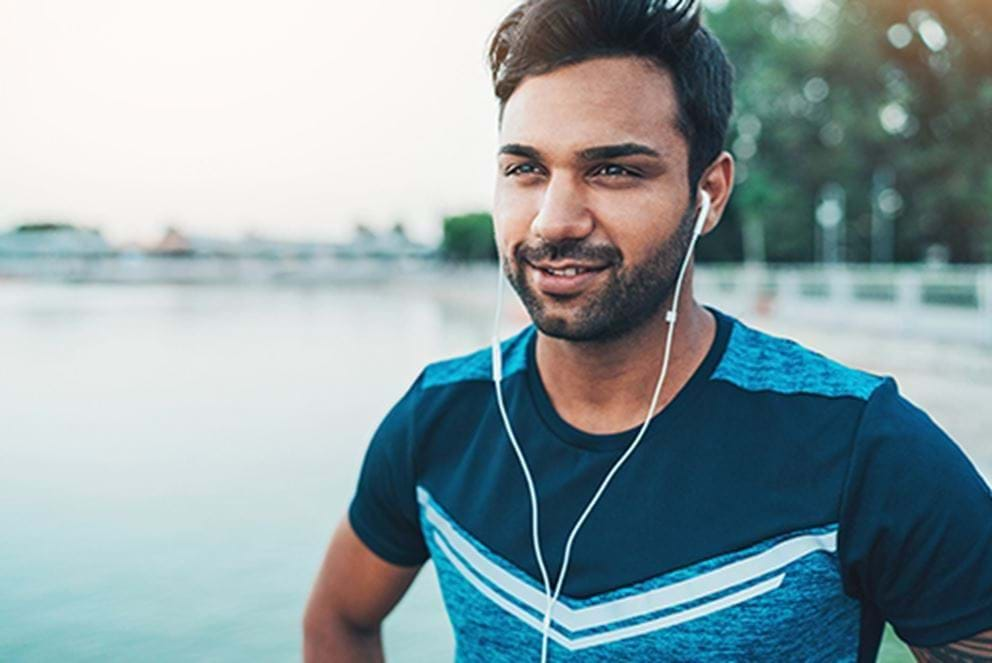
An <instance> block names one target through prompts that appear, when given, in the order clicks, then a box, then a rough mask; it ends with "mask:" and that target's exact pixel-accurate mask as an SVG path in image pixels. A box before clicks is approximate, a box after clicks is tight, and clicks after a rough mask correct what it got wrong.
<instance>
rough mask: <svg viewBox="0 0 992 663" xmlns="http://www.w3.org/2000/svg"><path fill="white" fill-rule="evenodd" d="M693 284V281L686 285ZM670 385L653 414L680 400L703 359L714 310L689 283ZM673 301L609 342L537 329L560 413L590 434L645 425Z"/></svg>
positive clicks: (541, 363)
mask: <svg viewBox="0 0 992 663" xmlns="http://www.w3.org/2000/svg"><path fill="white" fill-rule="evenodd" d="M687 285H688V284H687ZM680 299H681V301H680V302H679V313H678V320H677V321H676V323H675V332H674V335H673V338H672V350H671V357H670V359H669V365H668V373H667V376H666V378H665V384H664V385H663V386H662V391H661V396H660V397H659V399H658V404H657V407H656V408H655V411H654V412H653V413H652V415H654V414H657V413H658V412H660V411H661V410H662V409H664V407H665V406H666V405H667V404H668V403H670V402H671V400H672V399H673V398H675V396H676V394H678V392H679V391H680V390H681V389H682V387H683V386H685V383H686V382H688V381H689V378H690V377H692V374H693V373H694V372H695V371H696V369H697V368H698V367H699V365H700V364H701V363H702V362H703V359H704V358H705V357H706V353H707V352H708V350H709V348H710V346H711V345H712V343H713V338H714V336H715V334H716V320H715V319H714V318H713V315H712V314H711V313H710V312H709V311H707V310H706V309H704V308H703V307H702V306H700V305H699V304H697V303H696V302H695V300H694V299H693V297H692V289H691V287H686V288H684V290H683V292H682V297H681V298H680ZM669 308H671V304H670V302H668V303H666V305H665V306H663V307H662V308H661V310H660V311H659V312H658V313H656V314H655V315H654V316H652V317H651V318H650V319H648V320H647V321H646V322H645V323H644V324H642V325H640V326H639V327H637V328H636V329H634V330H631V331H630V332H629V333H627V334H625V335H624V336H622V337H620V338H616V339H610V340H608V341H602V342H599V341H596V342H575V341H567V340H562V339H556V338H552V337H550V336H546V335H544V334H539V335H538V338H537V348H536V354H537V367H538V371H539V373H540V375H541V381H542V382H543V383H544V388H545V390H546V391H547V393H548V396H549V398H550V399H551V403H552V404H553V405H554V407H555V410H556V411H557V412H558V414H559V415H560V416H561V417H562V418H563V419H564V420H565V421H567V422H568V423H569V424H571V425H573V426H575V427H576V428H578V429H580V430H583V431H586V432H589V433H600V434H606V433H616V432H620V431H624V430H628V429H630V428H633V427H635V426H638V425H640V424H641V423H643V421H644V418H645V416H646V415H647V408H648V406H649V405H650V402H651V396H652V394H653V393H654V389H655V386H656V384H657V382H658V376H659V374H660V372H661V367H662V362H663V360H664V353H665V338H666V335H667V334H668V323H667V322H666V321H665V312H666V311H668V309H669Z"/></svg>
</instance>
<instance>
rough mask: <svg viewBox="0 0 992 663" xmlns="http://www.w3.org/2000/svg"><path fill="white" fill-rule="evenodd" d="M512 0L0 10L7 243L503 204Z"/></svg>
mask: <svg viewBox="0 0 992 663" xmlns="http://www.w3.org/2000/svg"><path fill="white" fill-rule="evenodd" d="M513 4H514V2H513V0H472V1H471V2H467V1H466V0H427V1H419V2H400V1H398V0H390V1H387V2H368V3H366V2H348V3H345V2H327V1H326V0H320V1H316V0H279V1H278V2H276V1H274V0H272V1H267V2H260V1H256V0H168V1H166V0H157V1H151V0H87V1H86V2H79V0H0V230H2V229H6V228H9V227H11V226H13V225H15V224H16V223H20V222H23V221H26V220H40V219H52V220H62V221H67V222H72V223H76V224H79V225H84V226H89V227H98V228H100V229H101V230H102V231H103V232H104V234H105V235H106V236H107V237H108V238H109V239H111V240H112V241H117V242H130V241H137V242H149V241H154V240H155V239H156V238H158V237H159V236H160V235H161V233H162V232H163V231H164V229H165V228H166V227H168V226H170V225H173V226H177V227H179V228H181V229H183V230H185V231H186V232H189V233H192V234H197V235H213V236H218V237H236V236H239V235H241V234H243V233H246V232H253V233H257V234H261V235H264V236H270V237H284V238H288V239H294V238H315V239H325V238H327V239H334V238H346V237H348V236H350V234H351V232H352V229H353V227H354V225H355V224H356V223H358V222H362V223H367V224H369V225H372V226H375V227H388V226H391V225H392V224H393V223H395V222H397V221H402V222H405V223H406V224H407V225H408V227H409V228H410V231H411V234H413V235H415V236H419V237H421V238H424V239H428V238H432V237H436V236H437V235H438V234H439V232H440V218H441V217H442V216H443V215H444V214H447V213H457V212H465V211H474V210H479V209H488V208H489V206H490V203H491V190H492V181H493V177H494V172H495V171H494V164H495V149H496V104H495V99H494V97H493V95H492V91H491V87H490V84H489V78H488V71H487V69H486V64H485V50H486V40H487V37H488V36H489V35H490V33H491V32H492V30H493V29H494V28H495V26H496V25H497V23H498V22H499V20H500V18H502V16H503V15H504V14H505V13H506V12H507V11H508V10H509V8H510V7H511V6H512V5H513Z"/></svg>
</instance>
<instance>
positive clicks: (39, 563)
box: [0, 281, 992, 662]
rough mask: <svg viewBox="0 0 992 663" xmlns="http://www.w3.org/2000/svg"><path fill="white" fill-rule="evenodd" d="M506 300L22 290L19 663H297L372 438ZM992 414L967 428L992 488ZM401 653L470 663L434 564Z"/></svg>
mask: <svg viewBox="0 0 992 663" xmlns="http://www.w3.org/2000/svg"><path fill="white" fill-rule="evenodd" d="M486 283H488V281H486ZM490 296H491V295H490V289H489V287H488V286H487V287H485V288H479V289H476V288H475V287H474V286H472V287H464V285H463V287H462V288H461V289H456V290H454V291H452V290H451V289H449V288H441V287H437V286H436V285H435V286H430V285H429V284H428V285H425V284H423V283H421V284H420V285H418V286H417V287H412V286H408V287H386V286H380V287H376V286H363V287H354V286H353V287H349V288H348V289H346V290H334V289H327V288H325V289H320V290H304V289H276V288H271V289H248V288H209V287H174V286H142V287H121V286H117V287H114V286H94V285H79V286H71V285H70V286H67V285H25V284H10V283H0V358H2V364H0V455H2V461H0V531H2V532H3V535H2V537H0V660H2V661H46V662H47V661H53V660H66V661H97V660H99V661H106V660H129V661H198V660H209V661H263V660H264V661H288V660H295V659H297V658H298V656H299V654H298V652H299V648H300V635H299V630H300V629H299V621H300V616H301V612H302V609H303V605H304V602H305V600H306V596H307V593H308V591H309V587H310V583H311V581H312V579H313V576H314V573H315V571H316V569H317V566H318V564H319V562H320V559H321V557H322V554H323V551H324V548H325V546H326V543H327V540H328V537H329V535H330V532H331V530H332V528H333V527H334V525H335V523H336V522H337V520H338V519H339V518H340V517H341V515H342V514H343V512H344V510H345V508H346V505H347V501H348V498H349V496H350V493H351V491H352V488H353V484H354V480H355V476H356V472H357V469H358V465H359V463H360V461H361V455H362V452H363V451H364V447H365V444H366V443H367V440H368V438H369V436H370V435H371V433H372V431H373V429H374V427H375V426H376V425H377V423H378V421H379V420H380V418H381V417H382V415H383V414H384V413H385V411H386V409H387V408H388V407H389V406H390V405H391V404H392V403H393V402H394V401H395V400H396V399H397V398H398V397H399V396H400V395H401V394H402V393H403V391H405V389H406V388H407V386H408V385H409V383H410V382H411V381H412V380H413V378H414V377H415V376H416V374H417V373H418V372H419V370H420V368H421V367H422V366H423V365H424V364H425V363H426V362H428V361H430V360H432V359H436V358H438V357H440V356H443V355H450V354H452V353H459V352H463V351H467V350H469V349H472V348H474V347H476V346H478V345H479V344H481V343H483V342H484V340H485V339H486V337H487V336H488V331H487V329H488V305H489V301H490ZM510 326H512V322H511V323H510ZM825 342H826V344H827V345H829V344H830V343H834V344H835V345H836V344H838V343H839V342H838V341H837V339H836V338H835V337H834V336H833V335H831V337H830V338H829V339H825ZM827 349H831V350H835V351H836V350H839V351H840V353H841V354H845V352H846V354H848V355H849V357H842V358H852V359H854V360H857V359H858V357H859V353H861V352H864V351H863V350H862V348H861V344H860V342H858V341H853V342H848V343H847V344H846V345H844V344H840V345H837V346H836V347H833V348H827ZM968 352H972V351H971V350H969V351H968ZM973 352H975V353H977V354H976V356H978V357H980V358H984V357H985V353H983V352H981V351H978V350H975V351H973ZM898 357H899V359H892V360H891V361H890V364H892V366H891V367H890V366H888V365H886V366H882V367H881V368H883V369H885V368H888V369H889V371H888V372H893V371H898V370H905V372H906V373H907V376H908V382H909V383H910V384H915V385H917V386H916V389H917V390H918V393H920V394H924V395H925V394H927V393H929V394H930V398H931V400H932V401H933V402H934V403H937V405H935V406H934V407H936V408H937V409H938V410H939V409H940V408H941V405H940V404H939V403H938V401H940V397H938V394H943V393H944V392H946V391H947V390H948V387H947V380H951V381H954V380H958V382H959V383H960V384H961V385H966V386H965V387H961V386H959V387H956V388H957V389H958V391H959V392H961V390H965V391H967V392H968V394H971V396H969V397H973V398H975V399H976V402H977V399H979V398H982V399H984V398H987V397H988V390H989V389H990V388H992V386H990V385H992V379H990V380H988V381H985V382H983V381H982V380H981V379H976V378H975V376H974V375H971V374H970V373H969V372H968V371H972V372H973V367H974V361H975V360H969V361H963V362H962V364H963V366H962V369H961V370H962V371H964V373H961V372H960V371H959V372H958V373H954V374H952V375H951V376H950V377H948V376H947V375H942V376H938V378H937V383H936V384H932V382H933V380H932V379H931V377H932V376H933V371H931V370H927V371H926V372H925V373H924V374H923V375H919V374H914V373H913V367H916V368H917V369H918V370H919V366H920V364H919V362H918V361H913V360H911V359H910V360H906V359H905V357H906V354H905V353H898ZM911 357H912V355H910V358H911ZM862 359H864V360H865V361H866V363H871V362H876V363H877V362H879V361H882V362H883V363H884V362H885V361H889V360H885V359H884V358H883V359H879V355H878V353H877V352H875V353H871V355H870V357H869V356H867V355H866V356H865V357H862ZM900 362H902V363H903V365H902V366H898V365H897V364H899V363H900ZM872 368H875V369H878V368H879V366H877V365H876V366H872ZM898 374H899V373H897V375H898ZM988 375H989V376H992V372H990V373H989V374H988ZM925 385H930V391H928V390H927V389H928V388H927V387H926V386H925ZM968 385H970V386H968ZM972 387H973V389H972ZM976 390H977V391H976ZM983 390H984V391H983ZM917 400H925V399H919V398H918V399H917ZM959 400H960V399H956V398H949V397H947V398H945V400H944V403H945V406H946V407H947V408H950V407H952V404H956V405H954V406H955V407H957V406H960V407H962V408H964V407H967V406H968V401H967V399H965V402H964V403H963V404H961V403H959ZM984 402H987V401H984ZM924 404H926V405H928V406H930V405H933V403H924ZM982 411H983V410H981V409H972V410H971V413H970V415H969V416H970V418H969V417H968V416H965V417H964V419H965V420H963V421H959V420H958V418H957V415H956V414H955V413H952V412H950V411H949V410H948V411H947V414H948V417H949V418H954V419H955V426H956V427H958V428H959V429H960V434H961V435H962V436H964V437H968V438H969V442H970V443H971V445H972V446H971V448H969V451H970V452H971V453H972V454H973V456H976V455H978V456H981V457H982V461H981V463H982V464H983V465H984V466H985V469H986V471H988V468H989V466H990V465H992V464H990V463H988V462H987V452H988V450H987V449H982V448H978V447H977V444H978V437H977V433H978V430H979V428H980V423H979V422H978V421H977V419H976V417H977V416H980V415H978V414H976V412H982ZM937 418H938V420H940V417H939V416H938V417H937ZM972 430H974V440H971V438H970V436H971V435H972V433H971V432H969V431H972ZM952 432H956V431H952ZM965 446H966V448H967V447H968V446H969V445H967V444H966V445H965ZM386 644H387V653H388V654H389V655H390V659H391V660H394V661H439V660H450V658H451V636H450V632H449V629H448V625H447V622H446V619H445V617H444V615H443V612H442V608H441V603H440V597H439V596H438V593H437V589H436V586H435V581H434V578H433V572H432V570H431V568H430V567H429V566H428V567H427V568H426V569H425V570H424V572H422V573H421V577H420V578H419V579H418V581H417V583H416V584H415V585H414V588H413V590H412V591H411V592H410V594H409V595H408V596H407V598H406V599H405V600H404V602H403V603H402V604H401V606H400V607H399V608H398V609H397V611H396V612H395V613H394V614H393V615H392V616H391V617H390V619H389V620H388V622H387V625H386ZM893 656H895V658H892V659H891V660H902V659H900V658H899V657H898V656H897V655H895V654H894V655H893Z"/></svg>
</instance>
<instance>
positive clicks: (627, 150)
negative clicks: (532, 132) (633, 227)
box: [499, 143, 661, 161]
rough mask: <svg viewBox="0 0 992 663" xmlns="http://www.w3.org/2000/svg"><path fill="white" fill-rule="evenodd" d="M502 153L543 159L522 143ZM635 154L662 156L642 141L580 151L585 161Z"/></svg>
mask: <svg viewBox="0 0 992 663" xmlns="http://www.w3.org/2000/svg"><path fill="white" fill-rule="evenodd" d="M499 153H500V154H510V155H513V156H518V157H524V158H525V159H533V160H535V161H540V160H541V153H540V151H538V150H537V149H536V148H534V147H531V146H530V145H521V144H520V143H507V144H506V145H503V146H502V147H501V148H499ZM635 155H645V156H649V157H655V158H661V154H660V153H659V152H658V151H657V150H655V149H654V148H651V147H648V146H647V145H642V144H641V143H619V144H617V145H599V146H596V147H589V148H586V149H584V150H582V151H581V152H579V158H580V159H582V160H583V161H600V160H603V159H616V158H618V157H629V156H635Z"/></svg>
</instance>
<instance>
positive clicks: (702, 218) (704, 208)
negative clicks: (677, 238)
mask: <svg viewBox="0 0 992 663" xmlns="http://www.w3.org/2000/svg"><path fill="white" fill-rule="evenodd" d="M699 195H700V196H701V197H702V199H703V202H702V204H701V205H700V206H699V216H697V217H696V227H695V228H693V229H692V234H693V235H702V234H703V227H704V226H706V219H708V218H709V216H710V194H708V193H706V191H703V190H701V191H700V192H699Z"/></svg>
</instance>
